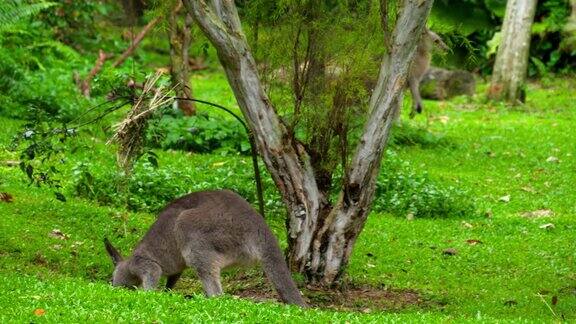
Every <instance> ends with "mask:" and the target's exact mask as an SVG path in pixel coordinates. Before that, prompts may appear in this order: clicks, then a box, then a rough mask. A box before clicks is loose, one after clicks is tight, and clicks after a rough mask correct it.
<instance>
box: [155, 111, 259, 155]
mask: <svg viewBox="0 0 576 324" xmlns="http://www.w3.org/2000/svg"><path fill="white" fill-rule="evenodd" d="M147 137H148V142H149V143H150V145H151V146H152V147H156V148H162V149H164V150H167V149H172V150H183V151H192V152H197V153H210V152H216V153H222V154H229V153H237V152H240V153H242V154H248V153H249V152H250V143H249V141H248V134H247V133H246V131H245V130H244V128H243V127H242V125H241V124H240V123H239V122H238V121H236V120H232V119H227V118H222V117H214V116H211V115H208V114H198V115H196V116H191V117H185V116H178V115H176V116H173V115H165V116H163V117H162V118H161V119H160V120H159V121H158V122H156V123H155V124H154V125H151V127H150V128H149V131H148V136H147Z"/></svg>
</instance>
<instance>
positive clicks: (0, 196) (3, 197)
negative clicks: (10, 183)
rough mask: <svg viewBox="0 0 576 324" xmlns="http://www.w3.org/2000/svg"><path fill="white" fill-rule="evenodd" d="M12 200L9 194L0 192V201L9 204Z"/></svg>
mask: <svg viewBox="0 0 576 324" xmlns="http://www.w3.org/2000/svg"><path fill="white" fill-rule="evenodd" d="M13 200H14V197H12V195H11V194H9V193H7V192H0V201H3V202H7V203H11V202H12V201H13Z"/></svg>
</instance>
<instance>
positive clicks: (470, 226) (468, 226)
mask: <svg viewBox="0 0 576 324" xmlns="http://www.w3.org/2000/svg"><path fill="white" fill-rule="evenodd" d="M462 226H464V227H466V228H474V226H472V224H470V223H468V222H467V221H462Z"/></svg>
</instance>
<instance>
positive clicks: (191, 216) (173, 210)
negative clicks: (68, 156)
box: [105, 190, 306, 307]
mask: <svg viewBox="0 0 576 324" xmlns="http://www.w3.org/2000/svg"><path fill="white" fill-rule="evenodd" d="M105 246H106V251H107V252H108V254H109V255H110V256H111V258H112V261H113V262H114V264H115V269H114V274H113V278H112V284H113V285H114V286H128V287H133V286H141V287H142V288H143V289H146V290H149V289H154V288H156V286H157V285H158V281H159V280H160V278H161V277H162V276H166V277H168V281H167V284H166V288H172V287H173V286H174V285H175V284H176V281H177V280H178V278H179V277H180V274H181V273H182V271H183V270H184V269H185V268H186V267H192V268H194V269H195V270H196V273H197V275H198V278H199V279H200V280H201V281H202V285H203V287H204V292H205V294H206V295H207V296H208V297H211V296H216V295H220V294H222V286H221V284H220V271H221V270H222V269H224V268H228V267H231V266H237V265H250V264H254V263H258V262H261V263H262V265H263V268H264V272H265V273H266V275H267V277H268V278H269V279H270V281H272V283H273V284H274V286H275V287H276V290H277V291H278V293H279V295H280V298H281V299H282V301H284V302H285V303H289V304H296V305H300V306H302V307H305V306H306V303H305V302H304V300H303V299H302V296H301V295H300V292H299V291H298V288H297V287H296V285H295V284H294V281H293V280H292V277H291V275H290V271H289V270H288V267H287V266H286V263H285V261H284V256H283V255H282V252H281V251H280V248H279V246H278V242H277V240H276V238H275V237H274V235H273V234H272V232H271V231H270V229H269V228H268V225H266V222H265V221H264V219H263V218H262V217H261V216H260V215H259V214H258V213H257V212H256V211H255V210H254V209H253V208H252V207H251V206H250V204H248V202H246V200H244V199H243V198H242V197H240V196H239V195H237V194H236V193H234V192H232V191H228V190H219V191H203V192H196V193H191V194H188V195H186V196H184V197H181V198H179V199H176V200H174V201H173V202H171V203H170V204H168V205H167V206H166V207H165V208H164V210H163V211H162V212H161V213H160V215H159V216H158V219H157V220H156V222H155V223H154V224H153V225H152V227H151V228H150V229H149V230H148V233H146V235H144V237H143V238H142V240H141V241H140V243H138V245H137V246H136V248H135V249H134V252H133V254H132V256H131V257H129V258H127V259H122V256H121V255H120V253H118V251H117V250H116V249H115V248H114V247H113V246H112V244H110V242H109V241H108V240H107V239H106V240H105Z"/></svg>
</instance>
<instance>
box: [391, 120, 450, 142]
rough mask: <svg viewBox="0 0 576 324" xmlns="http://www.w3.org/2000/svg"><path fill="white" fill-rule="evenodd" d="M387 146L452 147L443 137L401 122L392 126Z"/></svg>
mask: <svg viewBox="0 0 576 324" xmlns="http://www.w3.org/2000/svg"><path fill="white" fill-rule="evenodd" d="M389 145H390V146H391V147H401V146H420V147H423V148H434V147H450V146H452V145H453V143H451V142H450V141H449V140H448V139H447V138H445V137H444V136H440V135H436V134H434V133H431V132H430V131H429V130H428V129H426V128H424V127H417V126H413V125H412V124H410V123H406V122H402V123H400V124H396V125H394V129H393V130H392V132H391V134H390V140H389Z"/></svg>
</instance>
